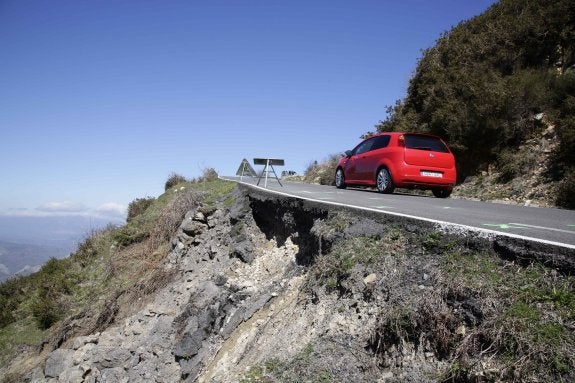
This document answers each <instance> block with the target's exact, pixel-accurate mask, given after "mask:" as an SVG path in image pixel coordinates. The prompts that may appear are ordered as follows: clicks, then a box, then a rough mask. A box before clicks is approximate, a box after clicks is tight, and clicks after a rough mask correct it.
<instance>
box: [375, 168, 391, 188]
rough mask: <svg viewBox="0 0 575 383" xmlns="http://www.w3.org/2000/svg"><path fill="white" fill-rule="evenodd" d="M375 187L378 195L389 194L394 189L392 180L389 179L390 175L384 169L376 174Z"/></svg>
mask: <svg viewBox="0 0 575 383" xmlns="http://www.w3.org/2000/svg"><path fill="white" fill-rule="evenodd" d="M375 183H376V185H377V190H378V191H379V192H380V193H385V194H390V193H393V190H394V189H395V187H394V186H393V180H392V179H391V174H389V170H387V169H386V168H381V169H379V171H378V172H377V177H376V179H375Z"/></svg>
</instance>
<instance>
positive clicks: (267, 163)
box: [254, 158, 284, 188]
mask: <svg viewBox="0 0 575 383" xmlns="http://www.w3.org/2000/svg"><path fill="white" fill-rule="evenodd" d="M254 165H264V170H263V171H262V172H261V174H260V176H259V178H258V183H257V185H258V186H259V184H260V181H261V180H262V177H263V176H264V174H265V176H266V178H265V182H264V187H266V188H267V187H268V173H269V172H270V169H271V172H272V173H273V174H274V176H275V179H276V180H277V181H278V183H279V184H280V186H281V187H283V185H282V183H281V182H280V179H279V177H278V175H277V173H276V171H275V169H274V165H276V166H284V160H281V159H278V158H254Z"/></svg>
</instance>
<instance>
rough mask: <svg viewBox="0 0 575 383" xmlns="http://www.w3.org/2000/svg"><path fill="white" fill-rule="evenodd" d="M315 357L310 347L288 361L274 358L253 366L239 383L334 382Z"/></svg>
mask: <svg viewBox="0 0 575 383" xmlns="http://www.w3.org/2000/svg"><path fill="white" fill-rule="evenodd" d="M316 362H317V355H316V352H315V350H314V348H313V346H312V345H310V344H308V345H307V346H306V347H305V349H304V350H303V351H302V352H300V353H299V354H297V355H296V356H295V357H293V358H292V359H290V360H286V361H282V360H280V359H277V358H274V359H270V360H269V361H267V362H265V363H263V364H261V365H257V366H254V367H252V368H250V370H249V371H248V372H247V373H246V374H245V375H244V376H243V378H242V379H241V380H240V383H292V382H293V383H295V382H309V383H331V382H335V380H334V378H333V377H332V375H331V373H330V372H329V371H328V370H327V369H322V368H321V366H318V365H317V363H316Z"/></svg>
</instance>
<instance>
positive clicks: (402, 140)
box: [397, 134, 405, 148]
mask: <svg viewBox="0 0 575 383" xmlns="http://www.w3.org/2000/svg"><path fill="white" fill-rule="evenodd" d="M397 144H398V145H399V146H401V147H404V148H405V136H404V135H403V134H402V135H401V136H399V137H397Z"/></svg>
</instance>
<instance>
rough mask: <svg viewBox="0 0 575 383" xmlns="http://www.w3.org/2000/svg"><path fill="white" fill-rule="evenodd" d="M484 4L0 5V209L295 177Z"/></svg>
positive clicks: (84, 203) (103, 209) (399, 89)
mask: <svg viewBox="0 0 575 383" xmlns="http://www.w3.org/2000/svg"><path fill="white" fill-rule="evenodd" d="M492 3H493V1H492V0H438V1H427V0H425V1H424V0H406V1H384V0H380V1H367V0H366V1H339V0H326V1H312V0H308V1H299V0H292V1H274V0H260V1H253V0H246V1H239V0H234V1H232V0H228V1H218V0H211V1H195V0H187V1H183V0H182V1H171V0H166V1H148V0H138V1H130V0H124V1H118V0H90V1H87V0H68V1H62V0H52V1H48V0H1V1H0V44H1V51H0V52H1V53H0V163H1V165H0V166H1V168H0V169H1V171H0V176H1V179H2V180H1V182H0V214H21V215H34V214H39V215H51V214H59V213H66V214H73V213H81V214H94V215H107V214H108V215H109V214H114V213H115V212H119V211H122V209H123V208H125V206H126V205H127V204H128V203H129V202H130V201H132V200H133V199H135V198H138V197H145V196H157V195H159V194H161V193H162V192H163V186H164V182H165V180H166V179H167V177H168V175H169V174H170V173H172V172H176V173H179V174H182V175H184V176H187V177H196V176H198V175H200V174H201V172H202V169H204V168H207V167H213V168H215V169H216V170H217V171H218V172H219V173H220V174H222V175H232V174H234V173H235V171H236V169H237V168H238V166H239V164H240V162H241V160H242V159H243V158H248V159H249V160H250V161H251V160H252V159H253V158H254V157H267V156H269V157H277V158H284V159H285V161H286V166H285V168H283V169H282V170H284V169H285V170H288V169H289V170H295V171H297V172H299V173H302V172H303V171H304V169H305V168H306V166H307V165H308V164H309V163H310V162H312V161H313V160H321V159H324V158H325V157H327V156H328V155H330V154H333V153H338V152H342V151H343V150H345V149H349V148H351V147H353V146H354V145H355V144H356V143H357V142H358V141H359V137H360V135H361V134H363V133H365V132H367V131H369V130H372V128H373V126H374V125H375V124H376V123H377V122H378V121H379V120H382V119H384V118H385V106H386V105H391V104H393V103H394V102H395V100H397V99H400V98H402V97H403V96H404V95H405V92H406V88H407V85H408V81H409V78H410V76H411V74H412V73H413V71H414V69H415V66H416V63H417V59H418V58H419V57H420V56H421V51H422V50H423V49H425V48H428V47H430V46H432V45H433V44H434V42H435V40H436V39H437V38H438V37H439V36H440V34H441V33H442V32H444V31H446V30H449V29H450V28H451V27H452V26H454V25H457V24H458V23H459V22H461V21H463V20H467V19H469V18H471V17H473V16H476V15H478V14H480V13H482V12H483V11H485V10H486V9H487V8H488V7H489V6H490V5H491V4H492ZM278 170H279V169H278Z"/></svg>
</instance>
